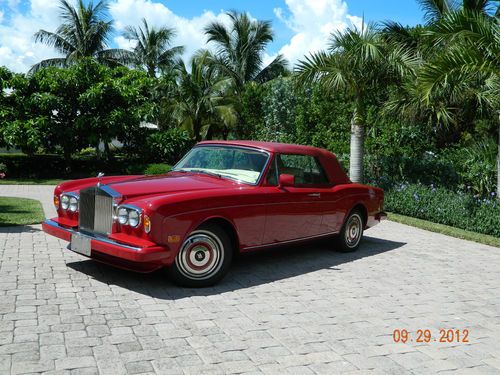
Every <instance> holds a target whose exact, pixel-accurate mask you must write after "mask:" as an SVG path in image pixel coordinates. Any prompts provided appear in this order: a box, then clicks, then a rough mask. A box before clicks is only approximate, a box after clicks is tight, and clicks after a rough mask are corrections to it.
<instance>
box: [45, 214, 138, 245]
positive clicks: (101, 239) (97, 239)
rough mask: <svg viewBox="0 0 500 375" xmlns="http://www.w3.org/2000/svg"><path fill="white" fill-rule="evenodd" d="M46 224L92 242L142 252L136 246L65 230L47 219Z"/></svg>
mask: <svg viewBox="0 0 500 375" xmlns="http://www.w3.org/2000/svg"><path fill="white" fill-rule="evenodd" d="M44 224H47V225H50V226H51V227H54V228H57V229H61V230H64V231H66V232H69V233H71V234H78V235H79V236H82V237H87V238H90V239H91V240H96V241H99V242H104V243H107V244H110V245H115V246H119V247H124V248H126V249H129V250H134V251H140V250H141V248H140V247H135V246H130V245H124V244H122V243H120V242H117V241H113V240H110V239H109V238H105V237H99V236H92V235H89V234H87V233H82V232H78V231H76V230H73V229H69V228H65V227H63V226H61V225H59V224H58V223H56V222H55V221H54V220H50V219H47V220H45V221H44Z"/></svg>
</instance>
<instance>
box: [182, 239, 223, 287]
mask: <svg viewBox="0 0 500 375" xmlns="http://www.w3.org/2000/svg"><path fill="white" fill-rule="evenodd" d="M222 249H223V246H222V243H221V242H220V240H219V239H218V238H217V237H215V236H214V235H213V234H212V233H210V232H205V231H196V232H193V233H192V234H191V235H190V236H189V237H188V238H187V239H186V241H184V243H183V244H182V247H181V250H180V251H179V254H177V257H176V258H175V262H176V264H177V266H178V269H179V271H180V272H181V273H182V274H183V275H184V276H186V277H188V278H190V279H196V280H203V279H207V278H209V277H211V276H212V275H214V274H215V273H216V272H217V271H218V270H219V269H220V267H221V266H222V261H223V260H224V252H223V251H222Z"/></svg>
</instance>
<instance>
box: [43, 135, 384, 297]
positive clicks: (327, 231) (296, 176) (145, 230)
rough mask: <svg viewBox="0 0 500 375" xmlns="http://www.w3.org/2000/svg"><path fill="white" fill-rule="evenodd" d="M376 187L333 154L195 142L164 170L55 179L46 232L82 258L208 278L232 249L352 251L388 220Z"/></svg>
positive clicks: (192, 279) (181, 278) (182, 278)
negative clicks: (321, 242)
mask: <svg viewBox="0 0 500 375" xmlns="http://www.w3.org/2000/svg"><path fill="white" fill-rule="evenodd" d="M383 199H384V193H383V191H382V190H381V189H378V188H375V187H371V186H366V185H360V184H355V183H352V182H351V181H350V180H349V178H348V177H347V176H346V174H345V173H344V171H343V170H342V168H341V167H340V165H339V163H338V162H337V159H336V157H335V155H333V154H332V153H330V152H328V151H326V150H323V149H319V148H315V147H308V146H299V145H291V144H282V143H272V142H252V141H207V142H201V143H198V144H197V145H196V146H195V147H194V148H193V149H191V151H189V152H188V153H187V154H186V156H184V158H183V159H182V160H181V161H179V163H177V165H175V167H174V168H173V169H172V171H171V172H169V173H167V174H164V175H159V176H110V177H103V176H102V175H99V176H98V177H97V178H87V179H83V180H75V181H68V182H64V183H62V184H60V185H59V186H57V187H56V189H55V192H54V205H55V207H56V209H57V214H58V216H57V217H56V218H53V219H50V220H46V221H45V222H44V223H43V230H44V231H45V232H47V233H48V234H51V235H53V236H56V237H59V238H61V239H64V240H66V241H69V242H70V244H69V247H68V248H69V249H70V250H73V251H74V252H77V253H80V254H83V255H85V256H87V257H90V258H93V259H96V260H98V261H101V262H105V263H108V264H111V265H115V266H118V267H121V268H126V269H130V270H134V271H139V272H151V271H154V270H157V269H159V268H162V267H165V266H166V267H167V269H168V271H169V273H170V274H171V276H172V278H173V279H174V281H175V282H177V283H178V284H181V285H185V286H190V287H202V286H208V285H212V284H214V283H216V282H218V281H219V280H221V279H222V278H223V277H224V275H225V274H226V273H227V271H228V268H229V266H230V264H231V259H232V258H233V255H234V253H235V252H246V251H250V250H254V249H263V248H271V247H274V246H277V245H282V244H288V243H292V242H299V241H306V240H311V239H316V238H320V237H327V236H331V237H332V240H333V241H332V243H333V245H332V246H333V247H334V248H335V249H338V250H341V251H352V250H355V249H356V248H357V247H358V246H359V243H360V241H361V238H362V235H363V230H364V229H366V228H370V227H371V226H373V225H375V224H377V223H378V222H379V221H380V220H382V219H384V218H385V213H384V212H383V207H382V205H383Z"/></svg>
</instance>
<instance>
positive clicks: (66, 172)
mask: <svg viewBox="0 0 500 375" xmlns="http://www.w3.org/2000/svg"><path fill="white" fill-rule="evenodd" d="M149 168H152V169H151V170H149ZM168 168H170V167H169V166H166V165H165V164H162V167H160V166H159V164H147V163H144V162H143V161H142V160H141V159H134V158H124V157H122V156H116V157H115V158H114V159H113V160H112V161H106V160H103V159H97V158H96V157H95V156H94V155H89V156H78V157H76V158H73V159H72V160H71V164H70V165H69V166H68V165H67V164H66V162H65V161H64V158H63V157H62V156H61V155H46V154H40V155H39V154H36V155H32V156H28V155H25V154H0V169H2V170H0V172H4V173H5V178H8V179H18V178H24V179H51V178H59V179H73V178H84V177H91V176H96V175H97V173H99V172H104V173H105V174H106V175H119V174H158V173H166V172H165V171H166V170H167V169H168ZM160 171H161V172H160Z"/></svg>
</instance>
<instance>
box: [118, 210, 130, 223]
mask: <svg viewBox="0 0 500 375" xmlns="http://www.w3.org/2000/svg"><path fill="white" fill-rule="evenodd" d="M127 221H128V212H127V209H126V208H124V207H120V208H119V209H118V222H119V223H120V224H122V225H123V224H127Z"/></svg>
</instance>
